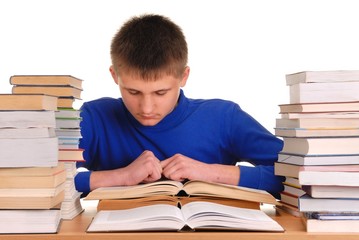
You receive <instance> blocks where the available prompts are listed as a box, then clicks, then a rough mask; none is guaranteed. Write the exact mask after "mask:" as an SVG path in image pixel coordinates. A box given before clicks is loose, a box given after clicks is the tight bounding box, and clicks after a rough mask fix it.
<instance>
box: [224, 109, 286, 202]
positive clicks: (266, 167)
mask: <svg viewBox="0 0 359 240" xmlns="http://www.w3.org/2000/svg"><path fill="white" fill-rule="evenodd" d="M231 126H232V128H230V131H231V133H228V134H230V136H231V141H232V142H231V146H232V149H233V151H234V152H235V155H236V156H237V158H239V159H240V160H245V161H247V162H249V163H251V164H252V165H253V167H252V166H240V181H239V185H240V186H244V187H250V188H257V189H262V190H266V191H268V192H270V193H271V194H272V195H274V196H275V197H277V198H278V197H279V192H281V191H282V190H283V184H282V182H283V180H284V179H283V177H281V176H276V175H274V162H276V161H277V159H278V153H279V152H280V151H281V150H282V148H283V141H282V140H281V139H279V138H277V137H276V136H275V135H273V134H272V133H270V132H269V131H268V130H267V129H265V128H264V127H263V126H262V125H261V124H260V123H259V122H257V121H256V120H255V119H254V118H253V117H251V116H250V115H249V114H247V113H246V112H244V111H243V110H241V109H240V107H239V106H238V105H235V107H234V109H233V115H232V123H231Z"/></svg>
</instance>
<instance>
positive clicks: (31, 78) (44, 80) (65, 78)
mask: <svg viewBox="0 0 359 240" xmlns="http://www.w3.org/2000/svg"><path fill="white" fill-rule="evenodd" d="M82 83H83V80H81V79H79V78H76V77H74V76H71V75H13V76H11V77H10V84H11V85H52V86H61V85H64V86H72V87H75V88H79V89H82Z"/></svg>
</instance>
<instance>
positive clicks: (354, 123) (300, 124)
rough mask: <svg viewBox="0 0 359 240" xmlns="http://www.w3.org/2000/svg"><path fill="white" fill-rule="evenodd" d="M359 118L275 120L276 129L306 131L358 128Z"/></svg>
mask: <svg viewBox="0 0 359 240" xmlns="http://www.w3.org/2000/svg"><path fill="white" fill-rule="evenodd" d="M358 127H359V118H296V119H286V118H278V119H276V128H307V129H310V128H312V129H318V128H321V129H326V128H328V129H334V128H336V129H348V128H358Z"/></svg>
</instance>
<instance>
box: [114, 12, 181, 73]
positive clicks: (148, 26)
mask: <svg viewBox="0 0 359 240" xmlns="http://www.w3.org/2000/svg"><path fill="white" fill-rule="evenodd" d="M111 60H112V64H113V67H114V69H115V71H116V72H117V73H118V72H119V71H121V69H124V70H125V71H126V70H127V71H131V73H134V74H138V75H139V76H140V77H142V78H143V79H156V78H157V77H159V76H160V75H161V74H163V73H166V74H169V75H174V76H180V75H181V74H182V73H183V71H184V69H185V67H186V66H187V61H188V49H187V42H186V39H185V36H184V34H183V32H182V29H181V28H180V27H179V26H178V25H176V24H175V23H173V22H172V21H171V20H170V19H169V18H167V17H164V16H160V15H154V14H145V15H141V16H139V17H133V18H131V19H130V20H128V21H127V22H126V23H125V24H124V25H123V26H122V27H121V28H120V30H119V31H118V32H117V33H116V35H115V36H114V38H113V40H112V43H111Z"/></svg>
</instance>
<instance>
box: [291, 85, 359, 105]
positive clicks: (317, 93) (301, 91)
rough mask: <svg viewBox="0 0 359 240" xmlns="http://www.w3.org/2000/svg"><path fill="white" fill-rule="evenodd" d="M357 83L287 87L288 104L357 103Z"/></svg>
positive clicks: (358, 97)
mask: <svg viewBox="0 0 359 240" xmlns="http://www.w3.org/2000/svg"><path fill="white" fill-rule="evenodd" d="M358 92H359V81H355V82H325V83H322V82H321V83H297V84H294V85H290V86H289V102H290V103H318V102H353V101H359V94H358Z"/></svg>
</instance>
